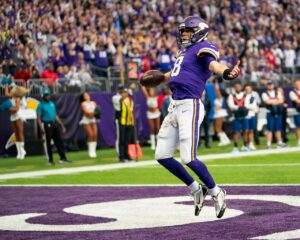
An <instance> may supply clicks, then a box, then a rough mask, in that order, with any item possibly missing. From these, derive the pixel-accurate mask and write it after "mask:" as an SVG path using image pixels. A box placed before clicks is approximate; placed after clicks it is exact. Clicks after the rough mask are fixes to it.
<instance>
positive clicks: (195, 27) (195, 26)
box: [177, 16, 209, 47]
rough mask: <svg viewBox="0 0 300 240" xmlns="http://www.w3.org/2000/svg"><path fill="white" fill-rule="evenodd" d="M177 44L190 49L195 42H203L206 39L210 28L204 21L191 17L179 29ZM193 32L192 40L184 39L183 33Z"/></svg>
mask: <svg viewBox="0 0 300 240" xmlns="http://www.w3.org/2000/svg"><path fill="white" fill-rule="evenodd" d="M178 30H179V32H178V37H177V44H178V46H179V47H182V46H183V47H188V46H190V45H192V44H194V43H195V42H201V41H203V40H205V39H206V37H207V34H208V30H209V27H208V25H207V24H206V23H205V22H204V20H203V19H202V18H200V17H197V16H189V17H187V18H185V19H184V20H183V22H182V23H181V24H179V27H178ZM186 31H189V32H191V33H192V34H191V37H190V39H183V33H184V32H186Z"/></svg>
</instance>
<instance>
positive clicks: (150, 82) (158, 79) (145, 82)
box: [140, 70, 165, 87]
mask: <svg viewBox="0 0 300 240" xmlns="http://www.w3.org/2000/svg"><path fill="white" fill-rule="evenodd" d="M164 79H165V75H164V74H163V73H162V72H160V71H158V70H149V71H147V72H145V74H144V75H143V76H142V78H141V79H140V84H141V85H142V86H144V87H156V86H158V85H159V84H161V83H162V82H163V81H164Z"/></svg>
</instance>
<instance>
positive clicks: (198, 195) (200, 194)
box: [192, 185, 208, 216]
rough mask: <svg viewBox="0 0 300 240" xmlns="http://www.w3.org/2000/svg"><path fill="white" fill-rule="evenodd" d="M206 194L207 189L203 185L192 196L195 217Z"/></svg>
mask: <svg viewBox="0 0 300 240" xmlns="http://www.w3.org/2000/svg"><path fill="white" fill-rule="evenodd" d="M207 194H208V189H207V187H206V186H204V185H199V189H198V190H197V191H196V192H194V193H193V194H192V197H193V198H194V205H195V216H199V214H200V212H201V210H202V207H203V204H204V199H205V197H206V195H207Z"/></svg>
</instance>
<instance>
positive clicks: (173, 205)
mask: <svg viewBox="0 0 300 240" xmlns="http://www.w3.org/2000/svg"><path fill="white" fill-rule="evenodd" d="M225 189H226V191H227V194H228V200H227V205H228V209H227V211H226V212H225V215H224V218H222V219H220V220H219V219H217V218H216V217H215V213H214V208H213V205H212V201H211V200H210V199H209V198H208V199H207V200H206V201H205V207H204V209H203V210H202V212H201V213H200V216H198V217H195V216H193V212H194V209H193V206H192V204H193V203H192V199H191V198H189V197H188V196H187V195H186V193H187V190H186V188H185V187H162V186H158V187H154V186H148V187H0V196H1V198H0V239H1V240H4V239H15V240H18V239H75V240H77V239H167V240H168V239H251V238H255V239H300V221H299V216H300V186H227V187H225Z"/></svg>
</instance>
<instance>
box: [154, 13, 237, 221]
mask: <svg viewBox="0 0 300 240" xmlns="http://www.w3.org/2000/svg"><path fill="white" fill-rule="evenodd" d="M208 31H209V27H208V25H207V24H206V23H205V22H204V21H203V20H202V19H201V18H199V17H197V16H190V17H187V18H186V19H184V21H183V22H182V23H181V24H180V25H179V34H178V46H179V51H178V56H177V59H176V61H175V63H174V67H173V69H172V70H171V71H170V72H168V73H166V74H165V82H168V85H169V87H170V89H171V91H172V100H171V103H170V106H169V113H168V115H167V116H166V118H165V119H164V121H163V124H162V126H161V128H160V131H159V134H158V142H157V148H156V151H155V158H156V159H157V160H158V162H159V163H160V164H161V165H163V166H164V167H165V168H166V169H167V170H169V171H170V172H171V173H172V174H174V175H175V176H176V177H178V178H179V179H180V180H182V181H183V182H184V183H185V184H186V185H187V186H188V187H189V189H190V191H191V194H192V196H193V198H194V204H195V215H199V213H200V211H201V209H202V206H203V202H204V198H205V196H206V195H207V194H210V195H211V196H212V199H213V201H214V205H215V210H216V216H217V217H218V218H221V217H222V216H223V214H224V212H225V209H226V203H225V196H226V192H225V190H224V189H221V188H220V187H219V186H218V185H216V183H215V181H214V179H213V177H212V176H211V174H210V172H209V171H208V169H207V167H206V166H205V164H204V163H203V162H201V161H200V160H199V159H198V158H197V156H196V153H197V151H196V150H197V146H198V140H199V126H200V124H201V122H202V120H203V118H204V114H205V111H204V106H203V104H202V102H201V100H200V98H201V95H202V92H203V91H204V87H205V83H206V81H207V79H208V78H209V77H210V76H211V74H217V75H219V76H222V77H223V78H224V79H226V80H233V79H235V78H236V77H237V76H238V74H239V72H240V69H239V62H238V63H237V65H236V66H234V67H233V68H228V67H227V66H226V65H223V64H220V63H219V62H218V59H219V51H218V48H217V47H216V46H215V45H214V44H212V43H210V42H208V41H207V34H208ZM178 143H179V145H180V158H181V161H182V162H183V163H184V164H186V165H187V166H188V167H189V168H190V169H192V171H194V172H195V173H196V175H197V176H198V177H199V178H200V180H201V181H202V182H203V183H204V184H205V186H202V185H199V184H198V182H197V181H196V180H194V178H193V177H192V176H191V175H190V174H189V173H188V172H187V170H186V169H185V168H184V167H183V166H182V165H181V164H180V163H179V162H178V161H176V160H175V159H174V158H173V153H174V152H175V150H176V146H177V144H178Z"/></svg>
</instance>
